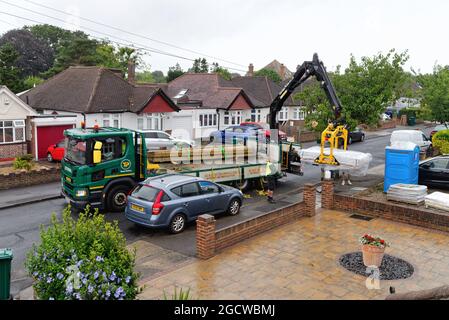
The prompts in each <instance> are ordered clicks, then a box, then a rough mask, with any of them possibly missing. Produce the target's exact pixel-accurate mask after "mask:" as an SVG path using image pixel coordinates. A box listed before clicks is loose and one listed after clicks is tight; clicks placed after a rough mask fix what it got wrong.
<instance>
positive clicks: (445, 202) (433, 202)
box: [425, 192, 449, 211]
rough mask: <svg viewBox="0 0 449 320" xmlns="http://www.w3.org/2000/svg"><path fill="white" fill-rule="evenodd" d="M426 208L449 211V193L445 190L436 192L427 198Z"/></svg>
mask: <svg viewBox="0 0 449 320" xmlns="http://www.w3.org/2000/svg"><path fill="white" fill-rule="evenodd" d="M425 205H426V208H428V207H432V208H436V209H440V210H445V211H449V194H447V193H443V192H434V193H432V194H429V195H428V196H426V198H425Z"/></svg>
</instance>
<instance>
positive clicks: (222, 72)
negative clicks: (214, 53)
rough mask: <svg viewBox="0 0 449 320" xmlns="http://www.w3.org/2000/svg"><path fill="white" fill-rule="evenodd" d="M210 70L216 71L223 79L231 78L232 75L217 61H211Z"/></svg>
mask: <svg viewBox="0 0 449 320" xmlns="http://www.w3.org/2000/svg"><path fill="white" fill-rule="evenodd" d="M210 71H211V72H215V73H218V74H219V75H220V76H221V77H222V78H223V79H225V80H231V79H232V75H231V73H230V72H229V70H228V69H226V68H223V67H221V66H220V65H219V64H218V63H217V62H214V63H212V67H211V70H210Z"/></svg>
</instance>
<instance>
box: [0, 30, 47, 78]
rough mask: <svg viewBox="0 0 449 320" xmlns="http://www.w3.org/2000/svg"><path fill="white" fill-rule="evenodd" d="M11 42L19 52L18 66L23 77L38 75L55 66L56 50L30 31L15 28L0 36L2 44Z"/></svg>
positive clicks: (0, 43)
mask: <svg viewBox="0 0 449 320" xmlns="http://www.w3.org/2000/svg"><path fill="white" fill-rule="evenodd" d="M6 43H9V44H11V45H12V46H13V47H14V49H15V50H16V51H17V52H18V54H19V56H18V58H17V60H16V62H15V63H16V67H17V68H19V69H20V70H21V74H20V76H21V77H28V76H37V75H39V74H40V73H41V72H44V71H47V70H48V69H50V68H51V67H52V66H53V61H54V50H53V49H52V48H51V47H50V46H49V45H48V43H47V42H46V41H44V40H42V39H39V38H37V37H36V36H34V35H33V34H32V33H31V32H30V31H28V30H23V29H14V30H10V31H8V32H6V33H5V34H4V35H3V36H2V37H1V38H0V46H2V45H4V44H6Z"/></svg>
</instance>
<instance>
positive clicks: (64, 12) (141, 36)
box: [23, 0, 246, 67]
mask: <svg viewBox="0 0 449 320" xmlns="http://www.w3.org/2000/svg"><path fill="white" fill-rule="evenodd" d="M23 1H26V2H29V3H32V4H34V5H36V6H40V7H43V8H46V9H49V10H53V11H56V12H59V13H62V14H66V15H69V16H72V17H76V18H79V19H81V20H84V21H87V22H90V23H94V24H97V25H100V26H103V27H106V28H110V29H113V30H116V31H120V32H123V33H127V34H129V35H133V36H136V37H140V38H143V39H147V40H150V41H154V42H157V43H160V44H163V45H166V46H169V47H172V48H176V49H179V50H184V51H187V52H190V53H194V54H199V55H201V56H204V57H207V58H212V59H215V60H219V61H223V62H226V63H230V64H233V65H236V66H240V67H246V66H244V65H242V64H239V63H235V62H232V61H229V60H225V59H221V58H218V57H214V56H211V55H207V54H204V53H201V52H198V51H195V50H191V49H187V48H183V47H180V46H177V45H174V44H171V43H168V42H165V41H161V40H157V39H154V38H150V37H147V36H145V35H142V34H138V33H135V32H131V31H127V30H124V29H121V28H117V27H114V26H111V25H108V24H105V23H101V22H98V21H94V20H92V19H88V18H85V17H81V16H77V15H74V14H71V13H69V12H66V11H64V10H59V9H56V8H52V7H49V6H46V5H43V4H40V3H36V2H34V1H31V0H23Z"/></svg>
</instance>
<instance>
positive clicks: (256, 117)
mask: <svg viewBox="0 0 449 320" xmlns="http://www.w3.org/2000/svg"><path fill="white" fill-rule="evenodd" d="M261 113H262V110H260V109H252V110H251V122H261V120H262V115H261Z"/></svg>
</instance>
